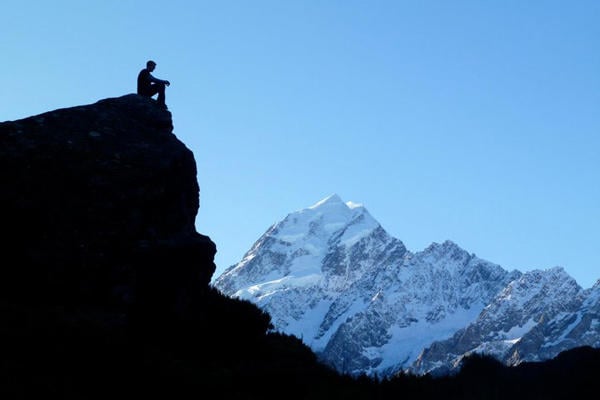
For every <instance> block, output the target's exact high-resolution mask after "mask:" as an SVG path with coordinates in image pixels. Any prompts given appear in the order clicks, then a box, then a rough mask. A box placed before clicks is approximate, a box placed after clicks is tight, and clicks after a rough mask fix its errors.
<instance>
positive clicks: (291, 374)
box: [0, 94, 600, 400]
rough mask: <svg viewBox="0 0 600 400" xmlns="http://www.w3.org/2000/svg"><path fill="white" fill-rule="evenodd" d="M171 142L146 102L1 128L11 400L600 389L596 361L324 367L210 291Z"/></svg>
mask: <svg viewBox="0 0 600 400" xmlns="http://www.w3.org/2000/svg"><path fill="white" fill-rule="evenodd" d="M172 130H173V124H172V119H171V113H170V112H168V111H167V110H165V109H163V108H160V107H158V106H157V104H156V102H155V101H154V100H152V99H149V98H147V97H143V96H138V95H136V94H131V95H126V96H122V97H117V98H111V99H105V100H101V101H99V102H97V103H94V104H90V105H84V106H78V107H73V108H65V109H60V110H54V111H50V112H48V113H44V114H40V115H36V116H32V117H30V118H25V119H22V120H18V121H8V122H4V123H1V124H0V184H1V187H2V188H3V191H2V196H0V213H1V214H0V221H2V229H3V233H4V234H3V240H2V241H1V243H2V244H1V246H2V247H1V249H0V257H1V258H2V260H1V262H0V319H1V321H0V360H1V362H0V397H2V398H5V399H14V398H42V397H47V396H50V395H52V396H55V397H58V398H61V399H78V400H81V399H106V398H111V399H119V398H123V399H130V398H145V397H147V396H153V397H163V398H191V397H198V398H203V397H208V396H210V397H211V398H218V399H219V398H220V399H234V398H244V399H280V398H289V399H392V398H394V399H397V398H407V397H409V396H415V397H417V396H418V398H420V399H437V398H444V399H483V398H485V399H492V398H505V397H506V398H513V399H519V398H523V399H531V398H545V399H564V398H567V394H568V398H569V399H574V398H580V397H582V394H583V393H584V390H587V389H588V388H590V387H591V385H592V384H593V383H595V382H594V381H592V379H595V375H596V372H597V371H598V370H600V350H597V349H592V348H581V349H575V350H572V351H569V352H565V353H563V354H561V355H560V356H559V357H557V358H556V359H555V360H552V361H549V362H545V363H539V364H523V365H521V366H519V367H516V368H507V367H504V366H502V365H499V364H498V363H497V362H495V361H493V360H489V359H486V358H484V357H478V356H473V357H471V358H469V359H467V360H465V366H464V368H463V369H462V370H461V372H460V373H459V374H457V375H455V376H452V377H444V378H433V377H429V376H425V377H416V376H410V375H404V374H401V375H398V376H397V377H394V378H393V379H387V380H384V381H378V380H374V379H371V378H367V377H364V376H363V377H349V376H344V375H340V374H338V373H336V372H334V371H333V370H331V369H330V368H328V367H325V366H324V365H322V364H320V363H319V362H318V360H317V358H316V357H315V355H314V354H313V353H312V352H311V351H310V349H309V348H308V347H306V346H305V345H304V344H302V342H301V341H300V340H299V339H297V338H295V337H292V336H288V335H284V334H281V333H275V332H272V329H271V328H272V325H271V319H270V316H269V315H268V314H266V313H265V312H263V311H261V310H260V309H258V308H257V307H256V306H255V305H253V304H252V303H250V302H247V301H243V300H235V299H231V298H228V297H225V296H223V295H222V294H221V293H219V292H218V291H217V290H215V289H214V288H212V287H211V286H210V285H209V282H210V279H211V277H212V274H213V273H214V270H215V265H214V255H215V252H216V246H215V244H214V243H213V242H212V241H211V240H210V238H209V237H207V236H205V235H202V234H200V233H198V232H196V228H195V217H196V214H197V211H198V207H199V194H200V188H199V185H198V182H197V171H196V163H195V160H194V156H193V154H192V152H191V151H190V150H189V149H188V148H187V147H186V146H185V145H184V144H183V143H182V142H181V141H179V140H178V139H177V137H176V136H175V135H174V134H173V132H172ZM200 172H201V171H200ZM232 234H234V233H233V232H232Z"/></svg>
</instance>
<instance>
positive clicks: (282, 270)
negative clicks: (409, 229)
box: [215, 195, 518, 375]
mask: <svg viewBox="0 0 600 400" xmlns="http://www.w3.org/2000/svg"><path fill="white" fill-rule="evenodd" d="M517 276H518V273H509V272H507V271H504V270H503V269H502V268H500V267H499V266H497V265H494V264H491V263H488V262H486V261H484V260H481V259H479V258H477V257H476V256H474V255H472V254H469V253H467V252H466V251H464V250H462V249H461V248H460V247H458V246H457V245H456V244H454V243H452V242H445V243H442V244H433V245H431V246H430V247H429V248H427V249H426V250H424V251H423V252H420V253H416V254H413V253H410V252H408V251H407V250H406V248H405V246H404V244H403V243H402V242H401V241H400V240H398V239H395V238H393V237H391V236H390V235H389V234H387V232H385V230H384V229H383V228H382V227H381V225H380V224H379V223H378V222H377V221H375V220H374V219H373V218H372V217H371V216H370V214H369V213H368V212H367V210H366V209H365V208H364V207H362V206H357V205H354V204H349V205H348V204H345V203H344V202H342V201H341V199H340V198H339V196H337V195H334V196H331V197H329V198H327V199H325V200H323V201H321V202H319V203H317V204H316V205H315V206H313V207H310V208H308V209H305V210H301V211H299V212H296V213H292V214H290V215H288V216H287V217H286V218H285V219H284V220H283V221H281V222H280V223H278V224H275V225H274V226H273V227H271V228H270V229H269V230H268V231H267V232H266V233H265V234H264V235H263V236H262V237H261V238H260V239H259V240H258V241H257V242H256V244H255V245H254V246H253V247H252V249H251V250H250V251H249V252H248V253H247V254H246V255H245V257H244V259H243V260H242V261H241V262H240V263H239V264H237V265H235V266H232V267H231V268H229V269H228V270H227V271H225V272H224V273H223V274H222V275H221V276H220V277H218V278H217V280H216V281H215V286H216V287H217V288H219V289H220V290H221V291H223V292H224V293H225V294H228V295H231V296H237V297H241V298H244V299H248V300H251V301H253V302H255V303H256V304H257V305H259V306H260V307H261V308H263V309H265V310H266V311H267V312H269V314H270V315H271V316H272V318H273V323H274V325H275V327H276V328H277V329H279V330H282V331H284V332H286V333H289V334H294V335H296V336H297V337H300V338H302V339H303V340H304V341H305V342H306V343H307V344H308V345H309V346H311V347H312V349H313V350H314V351H315V352H317V353H318V354H319V356H320V358H321V359H322V360H323V361H325V362H326V363H327V364H329V365H331V366H333V367H335V368H336V369H337V370H339V371H342V372H344V373H351V374H361V373H367V374H383V375H385V374H391V373H392V372H394V371H397V370H399V369H402V368H403V367H407V366H409V365H410V364H411V363H412V361H414V360H415V359H416V357H417V356H418V354H419V352H420V350H421V349H422V348H423V347H424V346H427V345H429V344H431V343H432V342H433V341H434V340H436V339H439V338H441V337H447V336H449V335H451V334H452V333H454V332H455V331H456V330H458V329H460V328H462V327H463V326H464V324H465V321H468V322H470V321H472V320H473V319H475V318H476V316H477V315H478V314H479V312H480V311H481V310H482V309H483V307H484V306H485V305H486V304H487V303H488V302H489V301H490V300H491V299H492V298H493V296H495V295H496V293H498V291H500V290H501V289H502V288H504V287H505V286H506V285H507V284H508V283H509V282H510V281H511V280H513V279H514V278H515V277H517Z"/></svg>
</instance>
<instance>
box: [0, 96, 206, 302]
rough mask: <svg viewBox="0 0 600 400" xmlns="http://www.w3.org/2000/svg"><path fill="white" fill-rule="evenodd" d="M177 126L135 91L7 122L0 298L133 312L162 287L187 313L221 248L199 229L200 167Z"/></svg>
mask: <svg viewBox="0 0 600 400" xmlns="http://www.w3.org/2000/svg"><path fill="white" fill-rule="evenodd" d="M172 129H173V125H172V121H171V114H170V112H168V111H166V110H161V109H160V108H158V107H156V105H155V104H154V101H153V100H151V99H147V98H143V97H140V96H137V95H134V94H133V95H126V96H123V97H118V98H111V99H106V100H102V101H99V102H97V103H95V104H91V105H86V106H79V107H73V108H66V109H60V110H55V111H51V112H47V113H44V114H41V115H37V116H34V117H30V118H26V119H22V120H19V121H13V122H5V123H2V124H1V125H0V186H1V187H2V188H3V190H2V195H1V196H0V213H1V214H0V215H1V217H0V218H1V219H0V220H1V221H2V230H3V233H4V235H3V236H4V239H3V242H2V247H3V251H2V255H1V257H2V258H3V259H4V260H3V262H2V267H1V268H0V289H1V290H0V297H2V298H9V299H11V300H15V299H17V298H19V299H21V300H22V301H25V302H33V303H36V302H39V301H40V300H43V302H44V303H45V304H52V303H56V304H62V305H66V304H78V305H81V304H88V305H94V304H95V305H108V304H110V305H112V306H114V307H116V308H123V307H125V306H129V305H131V304H137V303H138V302H139V301H145V300H146V298H150V297H153V298H155V297H156V295H157V294H159V293H160V292H161V291H162V292H163V293H164V296H162V297H164V298H163V299H161V300H164V301H165V302H166V303H170V306H172V307H176V308H178V311H179V312H183V309H184V308H185V307H186V305H187V304H188V303H189V302H190V301H192V299H191V298H190V293H193V292H194V291H195V290H197V289H199V288H202V287H206V286H207V285H208V282H209V281H210V277H211V276H212V273H213V272H214V269H215V266H214V264H213V257H214V254H215V251H216V248H215V245H214V243H212V242H211V240H210V239H209V238H208V237H206V236H203V235H200V234H198V233H197V232H196V229H195V226H194V222H195V221H194V220H195V217H196V214H197V211H198V205H199V187H198V183H197V179H196V164H195V160H194V157H193V154H192V152H191V151H190V150H189V149H188V148H186V146H185V145H184V144H183V143H182V142H180V141H179V140H178V139H177V137H176V136H175V135H174V134H173V133H172ZM192 288H193V290H192ZM147 290H150V291H152V292H154V293H153V295H152V296H147V293H146V291H147ZM186 290H187V291H186ZM145 297H146V298H145ZM168 297H170V298H168ZM159 303H161V307H165V303H162V301H159Z"/></svg>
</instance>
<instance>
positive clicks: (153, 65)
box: [146, 60, 156, 72]
mask: <svg viewBox="0 0 600 400" xmlns="http://www.w3.org/2000/svg"><path fill="white" fill-rule="evenodd" d="M146 68H148V71H150V72H152V71H154V68H156V63H155V62H154V61H152V60H150V61H148V62H147V63H146Z"/></svg>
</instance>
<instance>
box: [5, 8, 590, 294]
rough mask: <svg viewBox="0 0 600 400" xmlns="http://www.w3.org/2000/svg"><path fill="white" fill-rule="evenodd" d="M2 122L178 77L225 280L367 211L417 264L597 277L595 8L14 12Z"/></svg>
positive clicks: (9, 13)
mask: <svg viewBox="0 0 600 400" xmlns="http://www.w3.org/2000/svg"><path fill="white" fill-rule="evenodd" d="M1 10H2V12H1V14H0V32H1V35H0V52H1V54H2V63H1V66H0V71H1V75H2V96H0V121H7V120H15V119H20V118H25V117H27V116H30V115H35V114H39V113H42V112H45V111H50V110H54V109H57V108H64V107H71V106H76V105H82V104H89V103H94V102H96V101H98V100H100V99H103V98H107V97H117V96H121V95H124V94H128V93H132V92H134V91H135V80H136V76H137V73H138V72H139V70H140V69H141V68H143V67H144V65H145V62H146V61H147V60H148V59H153V60H155V61H156V62H157V64H158V65H157V67H156V70H155V71H154V75H155V76H157V77H159V78H163V79H168V80H170V81H171V86H170V87H169V88H168V89H167V104H168V105H169V108H170V110H171V112H172V113H173V121H174V126H175V129H174V133H175V134H176V135H177V137H178V138H179V139H180V140H182V141H183V142H184V143H185V144H186V145H187V146H188V147H189V148H190V149H191V150H192V151H193V152H194V155H195V157H196V162H197V165H198V182H199V185H200V191H201V193H200V211H199V213H198V217H197V229H198V231H199V232H200V233H203V234H206V235H209V236H210V237H211V238H212V239H213V241H214V242H215V243H216V244H217V248H218V253H217V256H216V264H217V268H218V269H217V274H219V273H220V272H222V271H223V270H224V269H225V268H227V267H228V266H230V265H231V264H234V263H236V262H237V261H239V260H240V259H241V257H242V256H243V254H244V253H245V251H247V250H248V249H249V248H250V247H251V245H252V244H253V243H254V241H255V240H256V239H258V237H259V236H260V235H261V234H262V233H264V231H265V230H266V229H267V228H268V227H269V226H270V225H271V224H272V223H274V222H277V221H279V220H280V219H282V218H284V217H285V216H286V215H287V214H288V213H290V212H293V211H296V210H299V209H302V208H305V207H308V206H311V205H312V204H314V203H316V202H317V201H319V200H321V199H322V198H324V197H327V196H328V195H330V194H333V193H337V194H338V195H339V196H340V197H341V198H342V199H343V200H345V201H353V202H357V203H362V204H364V205H365V207H366V208H367V209H368V210H369V211H370V213H371V214H372V215H373V216H374V217H375V218H376V219H377V220H378V221H379V222H380V223H381V224H382V225H383V227H384V228H385V229H386V230H387V231H388V232H389V233H390V234H392V235H393V236H395V237H397V238H398V239H401V240H402V241H403V242H404V243H405V245H406V246H407V247H408V249H409V250H411V251H419V250H422V249H424V248H425V247H426V246H428V245H429V244H430V243H431V242H434V241H435V242H441V241H444V240H446V239H450V240H453V241H454V242H456V243H457V244H458V245H460V246H461V247H463V248H464V249H466V250H468V251H470V252H473V253H475V254H477V255H478V256H479V257H481V258H484V259H487V260H489V261H492V262H495V263H498V264H500V265H502V266H503V267H504V268H506V269H513V268H516V269H519V270H521V271H527V270H531V269H534V268H540V269H546V268H550V267H553V266H556V265H560V266H563V267H564V268H565V269H566V270H567V272H569V273H570V274H571V275H572V276H573V277H574V278H575V279H576V280H577V281H578V282H579V283H580V284H581V285H582V286H583V287H586V288H587V287H591V286H592V285H593V284H594V282H596V280H597V279H598V278H600V260H599V256H598V254H599V252H598V247H599V246H598V245H599V243H600V227H599V222H600V184H599V183H600V112H599V111H600V109H599V106H600V24H599V23H598V21H600V2H598V1H584V0H578V1H552V0H544V1H542V0H539V1H526V2H525V1H517V0H505V1H497V2H492V1H483V0H480V1H441V0H440V1H417V0H415V1H401V0H397V1H378V0H369V1H357V0H343V1H341V0H340V1H335V0H329V1H327V0H322V1H317V0H304V1H300V0H288V1H276V0H273V1H266V0H253V1H241V0H240V1H227V0H220V1H178V0H171V1H169V2H153V1H133V0H103V1H85V2H84V1H64V0H62V1H61V0H55V1H51V2H50V1H29V0H17V1H14V0H5V1H3V3H2V6H1Z"/></svg>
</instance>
